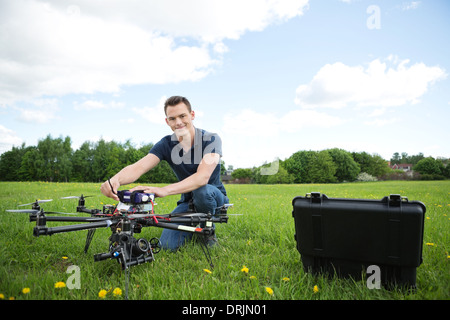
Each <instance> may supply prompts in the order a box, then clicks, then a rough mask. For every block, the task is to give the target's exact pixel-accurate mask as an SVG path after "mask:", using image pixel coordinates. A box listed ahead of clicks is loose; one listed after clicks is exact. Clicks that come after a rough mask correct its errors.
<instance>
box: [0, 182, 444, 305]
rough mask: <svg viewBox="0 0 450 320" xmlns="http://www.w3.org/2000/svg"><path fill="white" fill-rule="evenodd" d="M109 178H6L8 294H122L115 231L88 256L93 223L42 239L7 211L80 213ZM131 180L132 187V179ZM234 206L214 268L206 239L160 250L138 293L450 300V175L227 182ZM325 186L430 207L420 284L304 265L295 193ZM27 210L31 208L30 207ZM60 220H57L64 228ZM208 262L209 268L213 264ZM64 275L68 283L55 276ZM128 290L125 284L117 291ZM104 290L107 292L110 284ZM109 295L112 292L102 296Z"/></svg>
mask: <svg viewBox="0 0 450 320" xmlns="http://www.w3.org/2000/svg"><path fill="white" fill-rule="evenodd" d="M99 187H100V184H95V183H92V184H89V183H46V182H31V183H28V182H19V183H6V182H1V183H0V295H1V296H0V297H1V298H3V299H5V300H7V299H16V300H22V299H33V300H51V299H55V300H66V299H68V300H73V299H80V300H84V299H89V300H97V299H98V300H100V299H106V300H108V299H123V298H124V293H125V289H126V288H125V275H124V272H123V271H122V270H121V269H120V267H119V265H118V264H117V262H116V261H113V260H106V261H101V262H94V259H93V255H94V254H96V253H101V252H106V251H107V250H108V237H109V235H110V230H109V229H106V228H105V229H98V230H97V232H96V233H95V237H94V240H93V242H92V244H91V247H90V249H89V252H88V253H87V254H84V252H83V248H84V243H85V237H86V231H77V232H72V233H61V234H55V235H52V236H50V237H48V236H41V237H38V238H36V237H34V236H33V235H32V230H33V227H34V225H35V224H34V223H30V222H29V218H28V215H27V214H23V213H22V214H15V213H7V212H5V210H6V209H16V208H17V205H18V204H21V203H29V202H33V201H35V200H36V199H54V201H52V202H49V203H45V204H43V205H42V206H43V208H45V209H46V210H48V211H50V210H53V211H66V212H74V211H75V208H76V205H77V201H76V200H61V199H59V198H60V197H64V196H72V195H81V194H84V195H93V197H92V198H88V199H87V200H86V206H87V207H90V206H92V207H98V208H100V207H101V206H102V204H107V203H108V204H112V202H111V201H109V199H107V198H106V197H104V196H102V195H101V194H100V192H99ZM130 187H131V186H130ZM226 188H227V191H228V193H229V197H230V202H231V203H233V204H234V208H233V209H230V210H229V213H230V214H242V215H236V216H230V218H229V222H228V224H218V225H217V226H216V230H217V233H218V237H219V246H216V247H215V248H213V249H212V250H211V255H212V259H213V262H214V265H215V267H214V268H213V269H212V268H210V266H209V264H208V262H207V260H206V258H205V257H204V255H203V251H202V249H201V247H200V245H199V244H195V243H191V244H188V245H187V246H186V247H184V248H183V249H181V250H180V251H178V252H176V253H170V252H163V251H162V252H160V253H158V254H156V255H155V261H154V262H152V263H146V264H143V265H139V266H136V267H133V268H132V269H131V272H130V278H129V287H128V295H129V299H136V300H138V299H146V300H147V299H157V300H174V299H181V300H184V299H189V300H197V299H206V300H219V299H220V300H260V299H261V300H262V299H277V300H298V299H314V300H316V299H317V300H318V299H329V300H334V299H341V300H378V299H381V300H385V299H400V300H403V299H414V300H416V299H417V300H434V299H449V298H450V272H449V271H450V268H449V262H450V256H449V250H450V249H449V247H450V235H449V230H450V228H449V224H450V181H437V182H427V181H415V182H412V181H408V182H404V181H401V182H394V181H390V182H373V183H349V184H324V185H318V184H313V185H310V184H308V185H227V186H226ZM314 191H319V192H322V193H324V194H326V195H327V196H328V197H337V198H366V199H381V198H383V197H384V196H386V195H389V194H401V195H403V196H407V197H408V198H409V200H418V201H422V202H423V203H424V204H425V205H426V207H427V212H426V219H425V232H424V240H423V241H424V247H423V264H422V265H421V266H420V267H419V268H418V269H417V287H418V288H417V290H416V291H414V292H407V291H402V290H399V289H397V290H390V291H388V290H385V289H383V288H382V289H378V290H377V289H372V290H370V289H368V288H367V286H366V283H365V282H364V281H353V280H351V279H339V278H331V279H330V278H327V277H324V276H313V275H311V274H309V273H305V272H304V271H303V269H302V264H301V260H300V254H299V252H298V251H297V249H296V242H295V240H294V233H295V232H294V219H293V217H292V199H293V198H294V197H296V196H304V195H305V194H306V193H308V192H314ZM177 200H178V196H172V197H167V198H162V199H157V203H158V205H157V206H156V211H157V213H169V212H170V211H171V210H172V209H173V208H174V207H175V205H176V201H177ZM27 208H28V207H27ZM55 225H56V224H52V225H51V226H55ZM160 233H161V229H158V228H145V229H143V232H142V233H141V234H140V235H139V237H145V238H147V239H150V238H152V237H158V236H159V235H160ZM72 265H75V266H78V267H79V271H80V284H81V286H80V288H79V289H69V288H68V286H64V284H65V283H66V282H68V279H69V277H70V276H71V273H66V271H67V270H68V268H69V267H70V266H72ZM205 269H206V270H205ZM56 283H59V284H61V283H62V288H55V284H56ZM116 288H119V289H120V290H119V289H116ZM102 290H104V291H102ZM99 295H100V296H102V295H103V297H99Z"/></svg>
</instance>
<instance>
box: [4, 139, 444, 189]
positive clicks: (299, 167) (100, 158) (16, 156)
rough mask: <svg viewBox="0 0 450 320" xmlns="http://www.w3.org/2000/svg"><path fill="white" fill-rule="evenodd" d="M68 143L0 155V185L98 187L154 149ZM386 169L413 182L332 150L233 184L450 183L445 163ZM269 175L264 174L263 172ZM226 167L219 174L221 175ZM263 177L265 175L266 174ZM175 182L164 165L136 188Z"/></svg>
mask: <svg viewBox="0 0 450 320" xmlns="http://www.w3.org/2000/svg"><path fill="white" fill-rule="evenodd" d="M71 145H72V141H71V139H70V137H65V138H62V137H59V138H52V137H51V136H50V135H48V136H47V137H46V138H44V139H41V140H39V141H38V144H37V146H25V144H22V145H21V146H19V147H13V148H12V150H10V151H7V152H4V153H3V154H1V155H0V180H2V181H50V182H103V181H105V180H107V179H108V178H109V177H112V176H113V175H115V174H116V173H117V172H119V171H120V170H121V169H122V168H124V167H125V166H127V165H129V164H132V163H135V162H136V161H138V160H139V159H141V158H142V157H144V156H145V155H147V154H148V152H149V150H150V149H151V148H152V146H153V144H152V143H149V144H146V145H143V146H141V147H135V146H134V145H133V144H132V143H131V141H130V140H128V141H126V142H125V143H118V142H115V141H109V142H107V141H105V140H103V139H101V140H99V141H98V142H90V141H86V142H84V143H83V144H82V145H81V146H80V147H79V148H78V149H77V150H73V149H72V146H71ZM390 160H391V161H390V162H391V163H393V164H394V163H411V164H413V165H414V167H413V169H414V171H415V174H414V175H413V176H411V175H407V174H405V173H404V172H403V171H401V170H392V169H391V168H390V167H389V165H388V162H387V161H386V160H384V159H383V158H382V157H381V156H379V155H377V154H368V153H367V152H348V151H346V150H342V149H338V148H334V149H327V150H322V151H312V150H310V151H298V152H296V153H294V154H292V155H291V156H290V157H289V158H287V159H285V160H278V161H276V162H274V163H266V164H264V165H262V166H260V167H254V168H251V169H244V168H238V169H236V170H234V171H233V173H232V178H233V179H235V180H238V181H240V182H251V183H260V184H277V183H336V182H345V181H375V180H389V179H411V178H413V179H446V178H450V166H448V165H447V164H448V163H447V162H448V159H447V160H443V159H434V158H431V157H427V158H426V157H424V155H423V154H418V155H414V156H408V155H407V154H406V153H402V154H401V156H400V154H399V153H394V155H393V157H392V159H390ZM265 169H268V170H265ZM225 171H226V170H225V163H223V162H222V164H221V172H222V173H223V174H224V173H225ZM264 171H267V172H269V173H270V174H265V172H264ZM176 181H177V178H176V176H175V174H174V173H173V171H172V170H171V168H170V167H169V165H168V164H167V162H165V161H162V162H161V163H160V164H159V165H158V166H157V167H156V168H154V169H152V170H150V171H149V172H147V173H146V174H144V175H142V176H141V177H140V178H139V180H138V181H137V182H147V183H173V182H176Z"/></svg>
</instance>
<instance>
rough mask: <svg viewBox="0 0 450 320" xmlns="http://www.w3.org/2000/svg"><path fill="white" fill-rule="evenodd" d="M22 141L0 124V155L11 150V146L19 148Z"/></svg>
mask: <svg viewBox="0 0 450 320" xmlns="http://www.w3.org/2000/svg"><path fill="white" fill-rule="evenodd" d="M22 142H23V140H22V139H21V138H19V137H18V136H17V134H16V133H15V132H14V131H13V130H11V129H8V128H6V127H4V126H2V125H1V124H0V154H2V153H3V152H6V151H8V150H11V148H12V147H13V146H20V145H21V144H22Z"/></svg>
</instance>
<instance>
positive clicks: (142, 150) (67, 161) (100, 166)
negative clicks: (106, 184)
mask: <svg viewBox="0 0 450 320" xmlns="http://www.w3.org/2000/svg"><path fill="white" fill-rule="evenodd" d="M152 146H153V144H152V143H149V144H146V145H143V146H141V147H139V148H136V147H135V146H133V145H132V143H131V142H130V140H128V141H126V142H125V143H118V142H115V141H109V142H107V141H105V140H103V139H101V140H99V141H98V142H90V141H86V142H84V143H83V144H82V145H81V146H80V148H79V149H77V150H73V149H72V147H71V139H70V137H65V138H62V137H60V138H52V137H51V136H50V135H48V136H47V137H46V138H45V139H41V140H39V141H38V144H37V146H25V144H22V145H21V146H20V147H13V148H12V150H10V151H7V152H5V153H3V154H2V155H1V156H0V180H3V181H50V182H103V181H106V180H107V179H108V178H110V177H112V176H113V175H115V174H116V173H117V172H119V171H120V170H121V169H122V168H124V167H125V166H127V165H129V164H132V163H134V162H136V161H138V160H139V159H141V158H142V157H144V156H145V155H147V154H148V152H149V151H150V149H151V148H152ZM176 181H177V178H176V176H175V174H174V173H173V171H172V170H171V169H170V167H169V165H168V164H167V163H166V162H165V161H162V162H161V163H160V165H158V166H157V167H156V168H154V169H153V170H150V171H149V172H147V173H146V174H144V175H142V176H141V177H140V178H139V180H138V181H137V182H153V183H157V182H163V183H172V182H176Z"/></svg>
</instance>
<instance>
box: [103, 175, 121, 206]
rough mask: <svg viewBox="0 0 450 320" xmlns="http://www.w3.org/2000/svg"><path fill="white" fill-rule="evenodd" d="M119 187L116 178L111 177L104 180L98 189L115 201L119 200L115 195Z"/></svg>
mask: <svg viewBox="0 0 450 320" xmlns="http://www.w3.org/2000/svg"><path fill="white" fill-rule="evenodd" d="M119 187H120V183H119V181H118V180H116V179H114V178H112V179H110V180H106V181H105V182H103V184H102V185H101V187H100V191H101V192H102V193H103V194H104V195H105V196H107V197H109V198H111V199H114V200H116V201H120V200H119V197H118V196H117V194H116V193H117V190H118V189H119Z"/></svg>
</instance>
